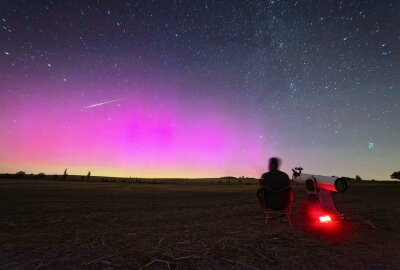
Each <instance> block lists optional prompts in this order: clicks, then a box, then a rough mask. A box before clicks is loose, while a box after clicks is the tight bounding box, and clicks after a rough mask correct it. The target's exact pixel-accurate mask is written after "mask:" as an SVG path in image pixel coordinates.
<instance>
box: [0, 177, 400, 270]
mask: <svg viewBox="0 0 400 270" xmlns="http://www.w3.org/2000/svg"><path fill="white" fill-rule="evenodd" d="M256 189H257V186H256V185H244V184H242V185H239V184H232V185H228V184H218V183H215V184H182V185H179V184H138V183H118V182H116V183H104V182H100V183H96V182H78V181H75V182H72V181H51V180H38V179H32V180H29V179H19V180H18V179H0V269H337V268H339V269H400V203H399V200H400V183H393V184H388V183H376V182H375V183H368V184H352V185H350V187H349V190H348V191H347V192H345V193H342V194H337V195H335V199H336V201H337V205H338V208H339V209H340V210H341V211H342V212H343V213H344V215H345V217H346V220H344V221H340V222H334V223H331V224H327V225H326V226H323V225H320V226H317V225H316V224H315V223H314V222H311V221H309V220H307V219H306V218H305V216H306V215H305V208H304V202H305V195H306V193H305V188H304V187H303V186H300V185H298V186H295V187H294V190H295V204H294V208H293V210H294V213H293V217H292V219H293V223H294V224H293V225H294V227H293V228H290V227H289V226H288V224H287V223H280V222H279V221H277V220H276V221H272V222H271V223H270V224H268V225H267V226H265V225H264V223H263V222H264V216H263V213H262V210H261V209H260V207H259V206H258V205H257V203H256V201H255V191H256Z"/></svg>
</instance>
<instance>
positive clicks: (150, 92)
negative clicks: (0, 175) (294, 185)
mask: <svg viewBox="0 0 400 270" xmlns="http://www.w3.org/2000/svg"><path fill="white" fill-rule="evenodd" d="M399 18H400V2H399V1H384V0H376V1H373V0H372V1H325V0H324V1H277V0H271V1H190V0H187V1H164V0H160V1H131V2H127V1H77V0H76V1H61V0H60V1H56V0H51V1H19V0H12V1H11V0H9V1H8V0H5V1H1V2H0V131H1V132H0V149H1V150H0V171H1V172H12V173H14V172H16V171H19V170H24V171H26V172H33V173H38V172H46V173H59V174H62V173H63V171H64V169H65V168H68V171H69V173H70V174H86V173H87V172H88V171H89V170H91V172H92V175H108V176H132V177H135V176H136V177H214V176H215V177H219V176H226V175H232V176H242V175H244V176H249V177H250V176H251V177H259V176H260V175H261V173H262V172H263V171H265V170H266V169H267V161H268V158H269V157H271V156H278V157H280V158H281V159H282V160H283V164H282V165H283V167H282V169H283V170H284V171H286V172H287V173H289V171H290V168H292V167H294V166H302V167H303V168H305V170H304V171H305V172H309V173H316V174H323V175H336V176H350V177H354V176H355V175H356V174H358V175H360V176H361V177H362V178H363V179H372V178H374V179H389V178H390V174H391V173H392V172H394V171H397V170H399V169H400V106H399V104H400V26H399V25H400V19H399Z"/></svg>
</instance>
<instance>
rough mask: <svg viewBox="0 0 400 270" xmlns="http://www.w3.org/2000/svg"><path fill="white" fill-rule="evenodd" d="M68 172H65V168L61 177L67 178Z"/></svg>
mask: <svg viewBox="0 0 400 270" xmlns="http://www.w3.org/2000/svg"><path fill="white" fill-rule="evenodd" d="M67 176H68V173H67V169H65V171H64V174H63V179H67Z"/></svg>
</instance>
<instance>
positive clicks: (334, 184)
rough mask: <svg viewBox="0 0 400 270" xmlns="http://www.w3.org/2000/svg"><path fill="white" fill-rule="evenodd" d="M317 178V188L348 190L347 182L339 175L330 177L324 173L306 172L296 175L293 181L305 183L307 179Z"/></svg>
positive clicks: (338, 190) (335, 190) (336, 190)
mask: <svg viewBox="0 0 400 270" xmlns="http://www.w3.org/2000/svg"><path fill="white" fill-rule="evenodd" d="M309 179H315V182H316V183H317V188H319V189H324V190H329V191H333V192H345V191H346V190H347V182H346V180H345V179H342V178H339V177H330V176H323V175H314V174H305V173H302V174H300V175H299V176H294V177H293V181H294V182H296V183H299V184H305V183H306V181H307V180H309Z"/></svg>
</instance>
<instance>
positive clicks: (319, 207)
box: [292, 167, 348, 223]
mask: <svg viewBox="0 0 400 270" xmlns="http://www.w3.org/2000/svg"><path fill="white" fill-rule="evenodd" d="M292 171H293V176H292V181H293V182H295V183H298V184H305V186H306V190H307V194H308V196H307V197H308V207H309V209H310V210H311V212H312V213H311V214H312V215H317V216H318V217H319V220H320V222H322V223H328V222H330V221H331V217H330V215H329V214H333V215H335V216H336V217H339V218H343V214H342V213H340V212H339V211H338V210H337V208H336V205H335V201H334V199H333V195H332V192H345V191H346V190H347V188H348V185H347V181H346V180H345V179H344V178H340V177H335V176H323V175H315V174H305V173H302V171H303V168H301V167H296V168H294V169H292Z"/></svg>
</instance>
